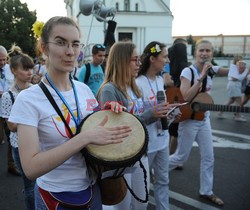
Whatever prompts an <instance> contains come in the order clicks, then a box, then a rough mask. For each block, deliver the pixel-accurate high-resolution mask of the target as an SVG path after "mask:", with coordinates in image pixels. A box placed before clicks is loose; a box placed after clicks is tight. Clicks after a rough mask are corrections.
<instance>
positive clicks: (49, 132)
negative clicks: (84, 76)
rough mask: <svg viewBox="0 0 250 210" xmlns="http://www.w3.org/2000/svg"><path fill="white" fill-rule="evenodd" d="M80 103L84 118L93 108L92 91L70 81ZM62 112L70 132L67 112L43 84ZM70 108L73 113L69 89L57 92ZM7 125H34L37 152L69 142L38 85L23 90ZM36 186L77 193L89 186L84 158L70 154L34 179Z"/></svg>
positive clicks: (71, 123) (63, 127)
mask: <svg viewBox="0 0 250 210" xmlns="http://www.w3.org/2000/svg"><path fill="white" fill-rule="evenodd" d="M73 82H74V84H75V86H76V91H77V95H78V99H79V103H80V111H81V113H80V118H81V120H82V119H84V118H85V117H86V116H87V115H89V114H90V113H92V108H93V107H95V106H96V105H97V103H96V100H95V97H94V95H93V93H92V91H91V90H90V89H89V87H88V86H86V85H85V84H83V83H81V82H78V81H74V80H73ZM46 87H47V88H48V90H49V91H50V93H51V95H52V96H53V98H54V99H55V101H56V103H57V105H58V107H59V108H60V110H61V111H62V114H63V115H64V117H65V119H66V121H67V122H68V124H69V126H70V128H71V130H72V131H73V133H75V132H76V125H75V123H74V121H73V119H72V116H71V115H70V113H69V111H68V109H67V108H66V107H65V105H64V104H63V102H62V100H61V99H60V98H59V97H58V95H57V94H56V92H55V91H54V90H53V89H52V88H51V87H50V86H48V85H46ZM61 94H62V95H63V97H64V98H65V100H66V101H67V103H68V104H69V106H70V108H71V109H72V111H73V112H74V114H76V103H75V97H74V93H73V89H71V90H70V91H66V92H61ZM9 121H10V122H14V123H18V124H24V125H29V126H34V127H37V128H38V135H39V143H40V150H41V151H47V150H50V149H52V148H54V147H57V146H59V145H61V144H63V143H65V142H66V141H71V140H70V139H69V134H68V133H67V129H66V127H65V125H64V123H63V121H62V120H61V118H60V117H59V115H58V114H57V112H56V111H55V109H54V108H53V106H52V105H51V104H50V102H49V100H48V99H47V97H46V96H45V94H44V93H43V91H42V89H41V88H40V87H39V86H38V85H34V86H32V87H30V88H29V89H27V90H23V91H22V92H21V93H20V94H19V95H18V96H17V98H16V101H15V103H14V105H13V108H12V110H11V114H10V117H9ZM37 184H38V186H39V187H41V188H42V189H44V190H47V191H52V192H63V191H80V190H83V189H86V188H87V187H88V186H89V185H90V180H89V177H88V173H87V168H86V163H85V159H84V157H83V156H82V154H81V153H80V152H78V153H77V154H75V155H73V156H72V157H71V158H69V159H68V160H66V161H65V162H64V163H63V164H61V165H60V166H58V167H57V168H55V169H53V170H52V171H50V172H48V173H46V174H44V175H43V176H41V177H39V178H38V179H37Z"/></svg>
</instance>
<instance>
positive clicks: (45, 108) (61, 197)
mask: <svg viewBox="0 0 250 210" xmlns="http://www.w3.org/2000/svg"><path fill="white" fill-rule="evenodd" d="M40 41H41V48H42V51H43V53H44V54H45V55H46V56H47V57H48V69H47V70H48V72H47V74H46V75H45V78H43V80H42V83H41V86H39V85H33V86H32V87H30V88H29V89H27V90H23V91H22V92H21V93H20V94H19V95H18V96H17V98H16V101H15V103H14V105H13V108H12V110H11V114H10V117H9V121H10V122H13V123H16V124H17V131H18V143H19V153H20V158H21V162H22V167H23V170H24V172H25V174H26V176H27V177H28V178H29V179H36V185H35V205H36V209H55V208H56V207H58V206H64V205H65V204H63V203H67V204H68V205H70V207H69V206H68V208H70V209H71V208H73V206H74V207H75V206H76V205H77V206H81V207H82V209H94V210H97V209H98V210H99V209H101V208H102V202H101V196H100V191H99V187H98V185H97V184H96V177H94V176H90V174H89V173H88V170H87V167H86V162H85V158H84V156H83V155H82V154H81V153H80V151H81V150H82V149H83V148H84V147H86V146H87V145H88V144H90V143H92V144H101V145H106V144H114V143H120V142H122V141H123V139H124V137H127V136H128V135H129V134H130V132H131V128H130V127H129V126H126V125H124V126H115V127H106V126H105V127H104V125H105V124H106V122H107V121H108V118H107V117H104V119H101V123H100V124H99V125H98V126H96V127H95V128H93V129H89V130H86V131H82V132H80V133H78V134H77V130H78V128H79V125H80V122H81V121H82V120H83V119H84V118H85V117H86V116H87V115H89V114H90V113H92V112H93V108H92V109H91V108H90V105H89V104H88V103H89V101H90V100H91V102H93V103H94V101H96V100H95V97H94V95H93V93H92V91H91V90H90V89H89V88H88V87H87V86H86V85H85V84H83V83H80V82H78V81H75V80H72V79H71V77H70V76H69V73H70V72H71V71H72V69H73V67H74V65H75V60H76V59H77V57H78V55H79V53H80V46H81V45H80V29H79V27H78V25H77V24H76V23H75V22H74V21H73V20H72V19H71V18H69V17H59V16H56V17H52V18H51V19H49V20H48V21H47V23H46V24H45V25H44V27H43V29H42V34H41V39H40ZM41 87H43V88H44V89H45V90H47V91H48V93H50V94H51V96H52V98H53V99H54V100H55V105H56V106H57V107H58V109H59V111H58V112H57V111H56V110H55V109H54V108H53V106H52V104H51V103H50V101H49V100H48V98H47V97H46V95H45V94H44V92H43V91H42V89H41ZM91 105H92V107H93V106H95V105H93V104H91ZM96 105H97V103H96ZM119 108H120V107H118V110H120V109H119ZM60 112H61V114H62V115H63V116H62V118H61V117H60ZM63 118H64V119H65V123H64V122H63V121H62V120H63ZM41 196H42V197H41ZM91 198H92V199H91ZM84 199H86V202H83V200H84ZM90 199H91V200H90Z"/></svg>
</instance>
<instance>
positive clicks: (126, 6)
mask: <svg viewBox="0 0 250 210" xmlns="http://www.w3.org/2000/svg"><path fill="white" fill-rule="evenodd" d="M124 10H125V11H130V1H129V0H124Z"/></svg>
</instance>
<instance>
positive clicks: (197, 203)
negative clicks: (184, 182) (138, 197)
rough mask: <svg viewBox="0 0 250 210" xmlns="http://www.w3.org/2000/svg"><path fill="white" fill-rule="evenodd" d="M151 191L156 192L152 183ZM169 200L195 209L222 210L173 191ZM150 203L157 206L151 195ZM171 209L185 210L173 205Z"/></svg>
mask: <svg viewBox="0 0 250 210" xmlns="http://www.w3.org/2000/svg"><path fill="white" fill-rule="evenodd" d="M150 190H152V191H154V185H153V184H152V183H151V184H150ZM169 198H172V199H174V200H177V201H179V202H181V203H185V204H187V205H189V206H192V207H195V208H197V209H206V210H220V209H218V208H215V207H213V206H210V205H208V204H205V203H202V202H200V201H197V200H195V199H192V198H189V197H187V196H185V195H182V194H179V193H176V192H173V191H171V190H169ZM149 203H150V204H152V205H154V206H155V199H154V197H153V196H151V195H150V196H149ZM169 208H170V209H171V210H183V209H181V208H179V207H176V206H174V205H171V204H169Z"/></svg>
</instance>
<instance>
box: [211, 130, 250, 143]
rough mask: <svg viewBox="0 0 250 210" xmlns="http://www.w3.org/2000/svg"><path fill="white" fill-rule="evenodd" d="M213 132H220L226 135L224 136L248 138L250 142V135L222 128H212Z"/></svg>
mask: <svg viewBox="0 0 250 210" xmlns="http://www.w3.org/2000/svg"><path fill="white" fill-rule="evenodd" d="M212 133H213V134H217V135H218V134H220V135H224V136H230V137H237V138H241V139H244V140H248V141H249V142H250V135H244V134H239V133H232V132H227V131H221V130H212Z"/></svg>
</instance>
